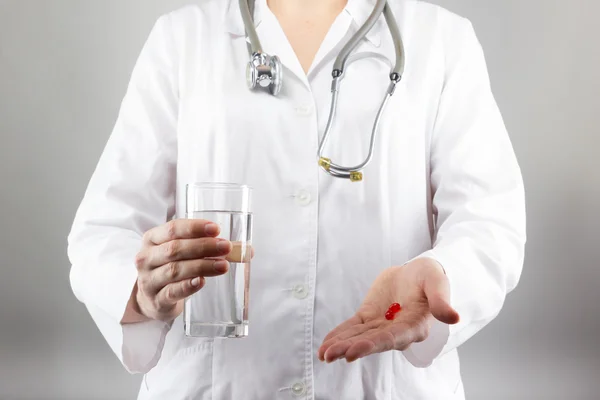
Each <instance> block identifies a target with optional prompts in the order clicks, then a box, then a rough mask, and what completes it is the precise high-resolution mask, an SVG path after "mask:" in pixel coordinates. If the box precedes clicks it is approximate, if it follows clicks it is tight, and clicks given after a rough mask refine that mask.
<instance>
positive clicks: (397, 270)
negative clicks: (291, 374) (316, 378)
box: [318, 258, 459, 362]
mask: <svg viewBox="0 0 600 400" xmlns="http://www.w3.org/2000/svg"><path fill="white" fill-rule="evenodd" d="M449 302H450V289H449V284H448V279H447V278H446V275H445V274H444V270H443V269H442V267H441V266H440V265H439V264H438V263H437V262H435V261H433V260H431V259H424V258H423V259H417V260H414V261H412V262H410V263H408V264H406V265H404V266H402V267H393V268H389V269H387V270H385V271H383V272H382V273H381V274H380V275H379V276H378V277H377V279H376V280H375V282H374V283H373V285H372V286H371V288H370V289H369V292H368V293H367V296H366V298H365V300H364V301H363V303H362V305H361V306H360V308H359V310H358V311H357V312H356V314H355V315H354V316H353V317H351V318H350V319H348V320H346V321H345V322H343V323H342V324H340V325H339V326H338V327H336V328H335V329H334V330H333V331H331V332H330V333H329V334H328V335H327V336H326V337H325V339H324V341H323V344H322V345H321V347H320V349H319V353H318V356H319V359H320V360H321V361H326V362H333V361H335V360H338V359H341V358H345V359H346V360H347V361H348V362H352V361H355V360H357V359H359V358H362V357H365V356H368V355H370V354H374V353H381V352H384V351H389V350H405V349H407V348H408V347H409V346H410V345H411V344H412V343H415V342H421V341H423V340H425V339H426V338H427V336H428V334H429V327H430V323H431V319H432V318H437V319H438V320H440V321H441V322H444V323H447V324H455V323H457V322H458V320H459V316H458V313H457V312H456V311H455V310H454V309H453V308H452V307H451V306H450V304H449ZM392 303H400V305H401V306H402V311H400V312H399V313H397V314H396V315H395V317H394V319H393V320H387V319H386V318H385V313H386V311H387V310H388V308H389V307H390V305H391V304H392Z"/></svg>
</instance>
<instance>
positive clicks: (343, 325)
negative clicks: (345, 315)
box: [317, 315, 363, 361]
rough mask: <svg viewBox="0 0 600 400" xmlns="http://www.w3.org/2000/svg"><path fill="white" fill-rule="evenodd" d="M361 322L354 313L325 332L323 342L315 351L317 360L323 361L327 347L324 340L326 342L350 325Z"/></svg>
mask: <svg viewBox="0 0 600 400" xmlns="http://www.w3.org/2000/svg"><path fill="white" fill-rule="evenodd" d="M362 322H363V321H362V320H361V319H360V317H358V316H357V315H355V316H354V317H352V318H350V319H348V320H346V321H344V322H343V323H341V324H340V325H338V326H337V327H336V328H335V329H334V330H332V331H331V332H329V333H328V334H327V336H325V339H323V344H322V345H321V347H320V348H319V351H318V353H317V354H318V357H319V360H321V361H325V351H326V350H327V348H325V347H324V345H325V343H326V342H328V341H329V340H331V339H332V338H334V337H335V336H337V335H338V334H339V333H341V332H343V331H345V330H347V329H349V328H350V327H352V326H354V325H358V324H362Z"/></svg>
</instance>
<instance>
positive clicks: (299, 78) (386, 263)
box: [69, 0, 525, 400]
mask: <svg viewBox="0 0 600 400" xmlns="http://www.w3.org/2000/svg"><path fill="white" fill-rule="evenodd" d="M257 3H258V4H257V11H256V20H257V25H258V34H259V36H260V38H261V39H262V44H263V48H264V50H265V51H266V52H268V53H271V54H277V55H279V56H280V58H281V59H282V61H283V64H284V75H285V78H284V79H285V81H284V86H283V90H282V93H281V94H280V96H278V97H272V96H270V95H268V94H266V93H262V92H250V91H249V90H248V89H247V88H246V83H245V66H246V62H247V60H248V54H247V48H246V42H245V40H244V35H243V34H244V28H243V25H242V20H241V17H240V14H239V9H238V2H237V0H228V1H221V0H219V1H217V0H213V1H202V2H199V5H197V6H188V7H186V8H183V9H180V10H178V11H175V12H173V13H170V14H168V15H165V16H163V17H162V18H160V19H159V21H158V22H157V24H156V26H155V27H154V29H153V30H152V33H151V35H150V37H149V39H148V41H147V43H146V45H145V46H144V48H143V51H142V53H141V56H140V58H139V61H138V62H137V65H136V67H135V70H134V72H133V75H132V77H131V84H130V86H129V88H128V90H127V94H126V97H125V99H124V102H123V104H122V108H121V112H120V114H119V117H118V121H117V123H116V126H115V129H114V132H113V133H112V135H111V137H110V140H109V141H108V144H107V146H106V149H105V151H104V153H103V154H102V157H101V159H100V162H99V164H98V167H97V169H96V171H95V173H94V175H93V177H92V179H91V182H90V184H89V187H88V189H87V192H86V194H85V197H84V199H83V201H82V203H81V207H80V208H79V210H78V212H77V215H76V218H75V221H74V225H73V229H72V232H71V234H70V236H69V256H70V259H71V262H72V269H71V282H72V287H73V290H74V292H75V294H76V296H77V297H78V299H80V300H81V301H82V302H83V303H85V305H86V307H87V308H88V310H89V313H90V314H91V316H92V318H93V319H94V321H95V323H96V324H97V326H98V328H99V329H100V331H101V332H102V334H103V335H104V337H105V338H106V340H107V342H108V344H109V345H110V347H111V348H112V350H113V351H114V352H115V354H116V355H117V356H118V357H119V359H120V360H121V362H122V363H123V364H124V366H125V367H126V368H127V370H129V371H131V372H141V373H144V374H145V376H144V380H143V384H142V387H141V389H140V397H139V398H140V399H163V400H164V399H169V400H177V399H218V400H223V399H236V400H238V399H249V400H251V399H259V400H262V399H295V398H298V399H299V398H302V399H336V400H339V399H344V400H345V399H348V400H351V399H402V400H414V399H435V400H439V399H463V398H464V393H463V389H462V382H461V378H460V372H459V360H458V356H457V352H456V349H457V348H458V347H459V346H460V345H461V344H462V343H464V342H465V341H466V340H468V339H469V338H470V337H472V336H473V335H474V334H475V333H477V332H478V331H479V330H480V329H481V328H483V327H484V326H485V325H486V324H488V323H489V322H490V321H491V320H492V319H493V318H494V317H495V316H496V315H497V314H498V313H499V311H500V309H501V307H502V305H503V302H504V299H505V296H506V294H507V293H508V292H509V291H511V290H512V289H513V288H514V287H515V285H516V284H517V281H518V279H519V276H520V272H521V268H522V262H523V248H524V242H525V210H524V191H523V184H522V178H521V173H520V170H519V166H518V164H517V161H516V159H515V155H514V152H513V149H512V146H511V143H510V141H509V137H508V134H507V132H506V130H505V127H504V124H503V120H502V117H501V115H500V112H499V110H498V108H497V106H496V103H495V101H494V98H493V95H492V92H491V89H490V83H489V80H488V74H487V69H486V64H485V61H484V55H483V52H482V49H481V47H480V45H479V43H478V41H477V38H476V36H475V34H474V32H473V29H472V26H471V24H470V23H469V22H468V21H467V20H465V19H463V18H460V17H458V16H456V15H454V14H452V13H450V12H448V11H446V10H444V9H442V8H439V7H437V6H434V5H430V4H426V3H422V2H415V1H407V2H390V3H391V4H392V5H393V7H394V12H395V14H396V17H397V19H398V22H399V25H400V27H401V30H402V34H403V36H404V41H405V47H406V73H405V75H404V79H403V80H402V82H401V84H400V85H399V87H398V89H397V90H396V93H395V95H394V97H393V98H392V100H391V102H390V103H389V105H388V108H387V112H386V114H385V115H384V117H383V120H382V122H381V131H380V133H379V135H378V138H377V143H376V146H375V153H374V154H375V155H374V159H373V162H372V163H371V164H370V165H369V166H368V167H367V168H366V170H365V171H364V174H365V178H364V181H363V182H361V183H351V182H349V181H346V180H339V179H336V178H332V177H330V176H328V175H327V174H325V173H324V172H323V171H321V170H320V168H319V167H318V165H317V158H316V154H317V146H318V140H319V136H320V135H321V134H322V132H323V130H324V127H325V123H326V119H327V116H328V109H329V102H330V84H331V70H332V63H333V60H334V58H335V56H336V55H337V53H338V51H339V49H340V48H341V46H342V45H343V44H344V43H345V41H346V40H347V39H348V38H349V35H351V34H352V33H354V32H355V31H356V29H357V27H358V26H359V25H361V24H362V22H364V21H365V19H366V18H367V16H368V14H369V13H370V11H371V7H372V5H373V0H350V1H349V4H348V6H347V7H346V9H345V10H344V11H343V12H342V13H341V14H340V16H339V17H338V18H337V20H336V21H335V23H334V24H333V26H332V28H331V30H330V32H329V33H328V35H327V37H326V39H325V41H324V43H323V45H322V47H321V48H320V50H319V52H318V54H317V56H316V59H315V61H314V63H313V66H312V68H311V70H310V72H309V73H308V74H305V73H304V72H303V71H302V68H301V66H300V64H299V62H298V60H297V58H296V57H295V55H294V53H293V50H292V48H291V46H290V45H289V43H288V41H287V40H286V38H285V36H284V33H283V31H282V30H281V28H280V27H279V25H278V23H277V20H276V18H275V17H274V15H273V14H272V13H271V12H270V10H269V9H268V7H266V2H265V0H259V1H258V2H257ZM393 60H394V51H393V44H392V40H391V37H390V34H389V32H388V30H387V25H386V24H385V23H384V20H383V18H382V19H381V20H380V21H379V23H378V24H377V25H376V26H375V28H374V29H373V30H372V31H371V32H370V33H369V34H368V35H367V37H366V38H365V39H364V40H363V41H362V43H361V44H360V46H359V48H358V50H357V51H356V53H355V56H354V57H353V62H352V63H351V64H350V66H349V68H348V70H347V75H346V77H345V79H344V81H343V83H342V91H341V97H340V103H339V108H338V114H337V115H338V117H337V120H336V123H335V126H334V130H333V132H332V135H331V139H330V141H329V145H328V147H327V149H326V155H328V156H330V157H331V158H332V159H333V160H334V161H335V162H338V163H341V164H345V165H346V164H349V165H355V164H357V163H359V162H360V161H362V159H363V158H364V157H365V155H366V154H367V145H368V141H369V138H370V132H371V125H372V122H373V119H374V117H375V112H376V110H377V107H378V106H379V104H380V101H381V100H382V98H383V94H384V92H385V89H386V87H387V84H388V82H389V81H388V77H387V75H388V73H389V71H390V67H391V63H392V62H393ZM188 182H234V183H244V184H248V185H251V186H253V187H254V189H255V190H254V201H253V204H254V223H255V225H254V246H255V248H256V249H257V252H256V257H255V259H254V260H253V264H252V274H251V285H250V336H249V337H248V338H247V339H242V340H235V339H229V340H214V341H213V340H209V339H192V338H186V337H185V336H184V333H183V326H182V321H181V318H178V319H177V320H176V321H175V322H174V323H173V324H172V325H168V324H165V323H161V322H146V323H141V324H137V325H129V326H121V325H120V323H119V321H120V320H121V317H122V316H123V312H124V310H125V306H126V304H127V301H128V299H129V297H130V293H131V290H132V288H133V286H134V282H135V280H136V268H135V266H134V256H135V254H136V253H137V252H138V250H139V249H140V245H141V236H142V234H143V233H144V232H145V231H146V230H148V229H150V228H152V227H155V226H157V225H160V224H163V223H164V222H165V221H167V220H169V219H171V218H173V217H175V218H184V217H185V203H184V196H182V193H184V187H185V185H186V183H188ZM419 256H428V257H432V258H434V259H436V260H438V261H439V262H440V263H441V264H442V265H443V267H444V269H445V270H446V273H447V276H448V278H449V281H450V284H451V289H452V305H453V306H454V307H455V308H456V309H457V310H458V312H459V313H460V315H461V317H462V319H461V322H460V323H459V324H458V325H455V326H452V327H450V328H448V327H447V326H446V325H443V324H440V323H436V324H435V325H434V326H433V328H432V331H431V334H430V336H429V338H428V339H427V340H426V341H425V342H423V343H420V344H416V345H413V346H412V347H411V348H410V349H408V350H407V351H405V352H387V353H384V354H378V355H374V356H370V357H367V358H364V359H361V360H359V361H357V362H355V363H353V364H347V363H346V362H343V361H342V362H337V363H334V364H331V365H326V364H323V363H321V362H319V361H318V359H317V357H316V352H317V349H318V347H319V346H320V344H321V343H322V341H323V338H324V337H325V335H326V334H327V333H328V332H329V331H330V330H331V329H333V328H334V327H335V326H336V325H337V324H339V323H340V322H342V321H343V320H345V319H346V318H348V317H350V316H352V314H353V313H354V312H355V311H356V310H357V308H358V306H359V305H360V303H361V301H362V299H363V297H364V295H365V294H366V292H367V290H368V288H369V286H370V285H371V283H372V282H373V281H374V279H375V278H376V276H377V275H378V274H379V273H380V272H381V271H382V270H383V269H385V268H388V267H390V266H394V265H402V264H404V263H405V262H407V261H408V260H411V259H413V258H415V257H419Z"/></svg>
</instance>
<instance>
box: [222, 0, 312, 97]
mask: <svg viewBox="0 0 600 400" xmlns="http://www.w3.org/2000/svg"><path fill="white" fill-rule="evenodd" d="M225 25H226V30H227V31H228V32H229V33H231V34H232V35H234V36H237V37H238V38H239V39H240V40H244V39H245V37H246V34H245V28H244V22H243V20H242V17H241V14H240V7H239V1H238V0H229V8H228V11H227V17H226V23H225ZM254 25H255V27H256V33H257V34H258V38H259V40H260V44H261V46H262V49H263V51H264V52H265V53H267V54H269V55H276V56H278V57H279V59H280V60H281V63H282V64H283V67H284V69H285V70H284V82H285V75H287V73H288V72H289V73H292V74H293V75H295V76H296V77H297V78H298V79H299V80H300V81H301V82H302V83H303V84H304V85H306V86H307V87H308V86H309V83H308V79H307V77H306V74H305V73H304V70H303V69H302V66H301V65H300V61H299V60H298V57H297V56H296V53H295V52H294V50H293V48H292V46H291V45H290V43H289V42H288V40H287V37H286V36H285V33H284V32H283V29H282V28H281V25H280V24H279V21H278V20H277V18H276V17H275V15H273V13H272V12H271V10H270V9H269V7H268V5H267V1H266V0H256V4H255V12H254ZM245 40H247V39H245ZM284 85H285V83H284Z"/></svg>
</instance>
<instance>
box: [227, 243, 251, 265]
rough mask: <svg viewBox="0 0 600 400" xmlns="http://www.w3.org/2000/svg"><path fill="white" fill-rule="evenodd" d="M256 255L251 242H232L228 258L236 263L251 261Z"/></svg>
mask: <svg viewBox="0 0 600 400" xmlns="http://www.w3.org/2000/svg"><path fill="white" fill-rule="evenodd" d="M253 257H254V248H253V247H252V245H251V244H249V243H244V242H231V251H230V252H229V254H228V255H227V257H226V259H227V261H229V262H234V263H246V262H250V261H251V260H252V258H253Z"/></svg>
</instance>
